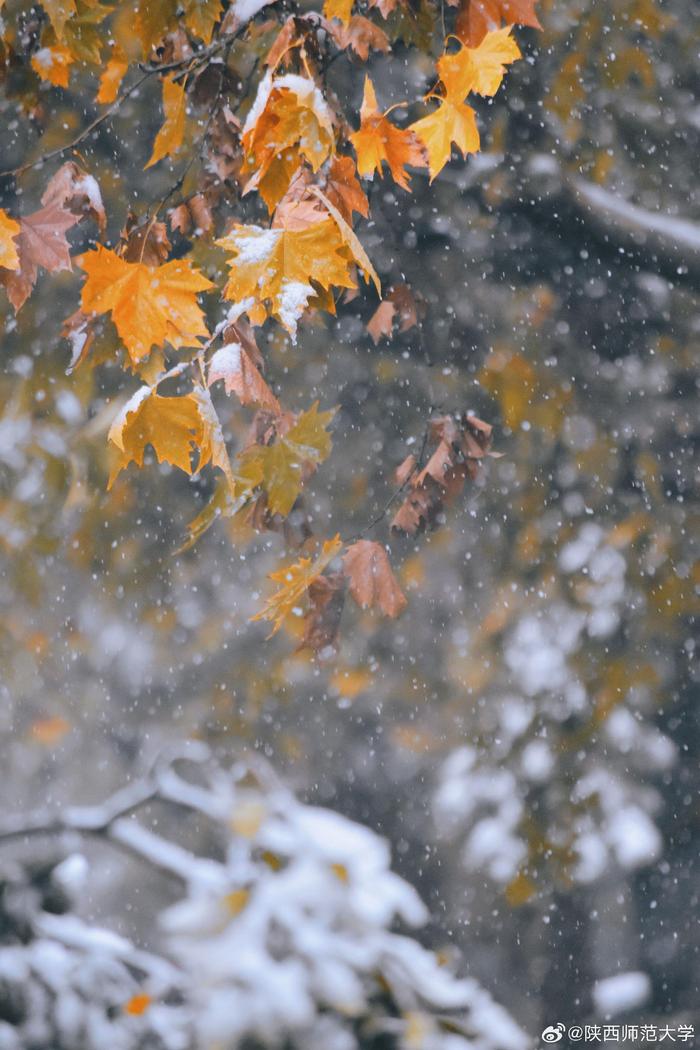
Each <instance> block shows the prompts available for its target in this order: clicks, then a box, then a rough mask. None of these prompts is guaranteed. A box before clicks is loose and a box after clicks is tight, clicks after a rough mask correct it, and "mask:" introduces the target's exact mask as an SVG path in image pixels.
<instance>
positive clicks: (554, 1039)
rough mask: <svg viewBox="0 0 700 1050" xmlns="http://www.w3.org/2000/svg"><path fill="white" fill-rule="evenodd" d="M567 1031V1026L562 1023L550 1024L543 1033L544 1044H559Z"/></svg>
mask: <svg viewBox="0 0 700 1050" xmlns="http://www.w3.org/2000/svg"><path fill="white" fill-rule="evenodd" d="M565 1031H566V1025H565V1024H562V1022H561V1021H560V1022H559V1023H558V1024H549V1025H547V1027H546V1028H545V1030H544V1031H543V1032H542V1042H543V1043H558V1042H559V1040H560V1039H561V1037H562V1036H563V1035H564V1032H565Z"/></svg>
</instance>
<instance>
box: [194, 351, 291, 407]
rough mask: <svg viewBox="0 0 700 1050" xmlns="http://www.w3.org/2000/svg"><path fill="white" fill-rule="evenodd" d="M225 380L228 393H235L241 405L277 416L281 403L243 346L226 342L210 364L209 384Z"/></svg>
mask: <svg viewBox="0 0 700 1050" xmlns="http://www.w3.org/2000/svg"><path fill="white" fill-rule="evenodd" d="M220 379H222V380H223V382H224V389H225V391H226V393H227V394H236V396H237V397H238V399H239V400H240V402H241V404H242V405H260V406H261V408H267V409H269V410H270V412H274V413H275V415H279V413H280V412H281V408H280V403H279V401H278V400H277V398H276V397H275V395H274V394H273V393H272V391H271V390H270V388H269V386H268V385H267V383H266V382H265V380H264V379H263V377H262V376H261V375H260V372H259V371H258V369H257V368H256V367H255V365H254V364H253V361H252V360H251V358H250V357H249V356H248V354H247V353H246V352H245V350H244V349H243V347H242V346H241V345H240V343H226V344H225V345H224V346H222V347H221V348H220V349H219V350H217V351H216V353H215V354H214V355H213V357H212V359H211V361H210V363H209V372H208V374H207V384H208V385H209V386H211V385H212V383H216V382H217V381H218V380H220Z"/></svg>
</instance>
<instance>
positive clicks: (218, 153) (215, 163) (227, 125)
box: [205, 103, 243, 183]
mask: <svg viewBox="0 0 700 1050" xmlns="http://www.w3.org/2000/svg"><path fill="white" fill-rule="evenodd" d="M240 135H241V122H240V121H239V119H238V117H236V116H235V115H234V113H233V111H232V110H231V107H230V106H229V105H228V104H227V103H225V104H224V105H223V106H219V108H218V109H217V111H216V114H215V115H214V119H213V120H212V122H211V127H210V128H209V134H208V136H207V141H206V147H207V152H206V156H205V167H206V169H207V171H208V172H210V173H211V174H212V175H215V176H216V177H217V178H218V179H220V180H221V182H227V181H232V182H235V183H238V181H239V179H238V176H239V174H240V171H241V166H242V164H243V151H242V149H241V138H240Z"/></svg>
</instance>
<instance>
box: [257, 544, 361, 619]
mask: <svg viewBox="0 0 700 1050" xmlns="http://www.w3.org/2000/svg"><path fill="white" fill-rule="evenodd" d="M342 549H343V541H342V540H341V538H340V536H335V537H334V538H333V539H332V540H326V541H325V543H324V544H323V548H322V549H321V552H320V554H318V555H317V556H316V557H315V558H314V559H311V558H300V559H299V561H298V562H294V563H293V564H292V565H287V566H286V567H285V568H284V569H279V570H278V571H277V572H271V573H270V579H271V580H273V581H274V582H275V583H279V584H280V588H279V590H278V591H276V592H275V593H274V594H273V595H272V596H271V597H270V598H268V599H267V601H266V603H265V608H264V609H263V610H262V611H261V612H259V613H257V614H256V615H255V616H253V617H251V619H253V620H270V621H272V623H273V628H272V631H271V634H270V637H271V636H272V635H273V634H276V633H277V631H279V629H280V627H281V626H282V624H283V623H284V621H285V619H286V618H287V616H288V615H289V614H290V613H292V612H294V611H295V610H296V609H297V607H298V606H299V603H300V602H301V601H303V599H304V596H305V594H306V592H307V591H308V589H309V587H310V586H311V584H312V583H313V582H314V580H317V579H318V577H319V576H320V575H321V573H322V572H323V570H324V569H325V568H326V567H327V566H328V565H330V563H331V562H332V561H333V559H334V558H335V557H336V556H337V555H338V554H339V552H340V551H341V550H342ZM300 612H301V610H300Z"/></svg>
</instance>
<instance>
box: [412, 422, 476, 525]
mask: <svg viewBox="0 0 700 1050" xmlns="http://www.w3.org/2000/svg"><path fill="white" fill-rule="evenodd" d="M491 432H492V428H491V426H490V425H489V424H488V423H484V421H483V420H481V419H478V418H477V417H476V416H470V415H462V416H449V415H444V416H436V417H435V418H434V419H432V420H431V421H430V424H429V428H428V445H429V447H430V448H431V452H430V455H429V457H428V460H427V463H426V465H425V467H423V469H422V470H421V471H419V472H414V468H415V460H413V457H408V459H406V460H404V462H403V463H402V464H401V467H400V468H399V470H398V471H397V480H398V476H399V474H400V476H401V479H402V480H400V481H399V484H406V483H407V482H409V483H410V491H409V492H408V495H407V496H406V498H405V499H404V501H403V503H402V504H401V506H400V507H399V509H398V511H397V512H396V514H395V515H394V518H393V520H392V522H391V527H392V529H395V530H397V531H399V532H406V533H409V534H413V533H415V532H417V531H418V530H419V529H421V528H423V527H429V526H432V525H434V524H435V522H436V519H437V518H438V516H439V515H440V513H441V512H442V510H443V508H444V506H445V504H446V503H450V502H452V500H454V499H456V497H457V496H458V495H459V494H460V493H461V491H462V489H463V488H464V483H465V481H467V479H470V480H474V478H475V477H476V476H477V474H478V471H479V467H480V464H481V461H482V460H483V458H484V457H485V456H493V455H496V453H493V452H491ZM411 460H412V462H411ZM409 463H410V466H409ZM412 472H413V473H412Z"/></svg>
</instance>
